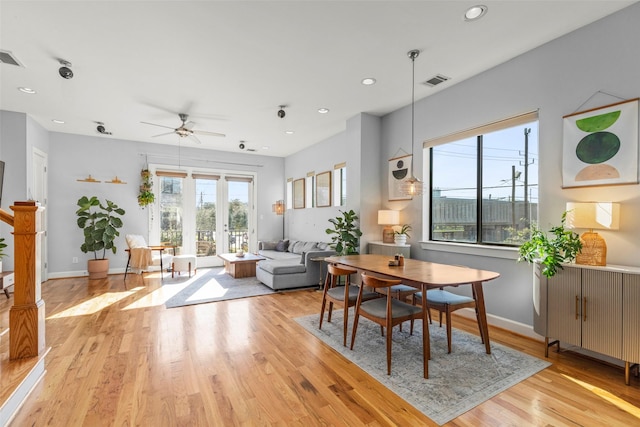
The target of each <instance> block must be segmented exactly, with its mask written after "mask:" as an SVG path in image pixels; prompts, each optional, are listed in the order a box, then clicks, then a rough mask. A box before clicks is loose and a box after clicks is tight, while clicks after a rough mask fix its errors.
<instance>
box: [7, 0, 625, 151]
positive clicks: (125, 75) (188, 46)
mask: <svg viewBox="0 0 640 427" xmlns="http://www.w3.org/2000/svg"><path fill="white" fill-rule="evenodd" d="M480 3H482V4H485V5H487V6H488V8H489V10H488V13H487V14H486V16H485V17H484V18H482V19H481V20H479V21H476V22H465V21H464V20H463V14H464V11H465V10H466V8H467V7H469V6H471V5H474V4H478V3H477V2H475V1H473V0H472V1H462V0H460V1H454V0H449V1H395V0H394V1H279V2H274V1H253V2H249V1H137V2H133V1H82V2H80V1H41V2H37V1H22V0H21V1H5V0H0V49H1V50H6V51H11V52H12V53H13V54H14V55H15V56H16V58H17V59H18V60H19V61H20V62H21V63H22V64H23V65H24V67H16V66H11V65H7V64H0V83H1V86H0V109H3V110H9V111H17V112H24V113H28V114H29V115H30V116H32V117H33V118H34V119H35V120H37V121H38V122H39V123H40V124H41V125H42V126H44V127H45V128H46V129H48V130H50V131H57V132H67V133H73V134H81V135H91V136H101V135H100V134H98V132H97V131H96V123H95V122H96V121H101V122H104V125H105V128H106V129H107V131H110V132H112V133H113V135H112V136H111V137H112V138H118V139H125V140H134V141H146V142H155V143H161V144H177V142H178V136H177V135H168V136H161V137H156V138H152V136H153V135H157V134H159V133H163V132H164V131H166V130H169V131H170V129H163V128H160V127H155V126H150V125H146V124H142V123H140V122H141V121H145V122H152V123H158V124H161V125H165V126H170V127H178V125H179V124H180V121H179V119H178V113H188V114H189V115H190V119H191V120H192V121H194V122H196V126H195V129H202V130H208V131H212V132H219V133H224V134H226V137H225V138H220V137H213V136H200V137H199V139H200V140H201V142H202V144H201V145H196V144H195V143H194V142H193V141H190V140H189V138H186V139H183V140H182V141H181V143H182V144H188V145H193V146H199V147H201V148H208V149H216V150H227V151H239V148H238V145H239V141H241V140H243V141H246V142H245V144H246V146H247V148H250V149H255V150H256V152H257V153H258V154H263V155H273V156H286V155H289V154H292V153H295V152H296V151H299V150H301V149H303V148H305V147H308V146H310V145H312V144H315V143H317V142H319V141H321V140H323V139H325V138H327V137H330V136H332V135H335V134H337V133H339V132H341V131H343V130H344V128H345V121H346V120H347V119H348V118H350V117H353V116H354V115H356V114H358V113H360V112H366V113H370V114H374V115H384V114H386V113H389V112H391V111H393V110H396V109H397V108H399V107H402V106H404V105H407V104H409V103H410V102H411V84H412V83H411V60H410V59H409V58H408V57H407V52H408V51H409V50H411V49H419V50H421V51H422V53H421V54H420V56H419V57H418V58H417V59H416V63H415V67H416V82H417V83H418V84H417V85H416V88H415V90H416V94H415V96H416V100H418V99H421V98H424V97H426V96H429V95H431V94H433V93H436V92H437V91H439V90H442V89H445V88H447V87H449V86H451V85H454V84H456V83H458V82H461V81H463V80H464V79H467V78H469V77H471V76H473V75H475V74H478V73H480V72H482V71H484V70H487V69H489V68H491V67H493V66H495V65H497V64H500V63H502V62H505V61H508V60H509V59H511V58H513V57H515V56H517V55H520V54H522V53H523V52H526V51H528V50H530V49H532V48H535V47H537V46H540V45H542V44H544V43H546V42H548V41H550V40H552V39H554V38H557V37H559V36H561V35H563V34H565V33H568V32H570V31H572V30H575V29H577V28H579V27H582V26H584V25H586V24H588V23H590V22H593V21H595V20H597V19H599V18H602V17H604V16H606V15H608V14H611V13H613V12H615V11H617V10H619V9H622V8H624V7H626V6H628V5H630V4H632V3H634V2H633V1H616V0H606V1H605V0H601V1H577V0H573V1H521V0H511V1H480ZM58 58H62V59H65V60H67V61H69V62H71V63H72V66H71V69H72V70H73V72H74V74H75V76H74V78H73V79H70V80H65V79H63V78H61V77H60V76H59V74H58V68H59V67H60V64H59V62H58ZM435 74H442V75H445V76H448V77H451V80H450V81H448V82H445V83H442V84H441V85H439V86H437V87H436V88H429V87H427V86H425V85H422V84H419V83H420V82H422V81H424V80H427V79H429V78H431V77H433V76H434V75H435ZM364 77H374V78H376V79H377V84H376V85H373V86H364V85H362V84H361V83H360V81H361V80H362V79H363V78H364ZM19 86H23V87H30V88H33V89H35V90H36V91H37V94H35V95H27V94H24V93H22V92H20V91H18V90H17V88H18V87H19ZM279 105H286V108H285V111H286V117H285V118H284V119H280V118H278V116H277V114H276V113H277V111H278V109H279V107H278V106H279ZM321 107H325V108H328V109H330V112H329V113H328V114H319V113H318V109H319V108H321ZM52 119H59V120H64V121H65V123H64V124H55V123H53V122H52ZM286 130H293V131H295V133H294V134H293V135H286V134H285V133H284V132H285V131H286ZM101 137H105V138H109V136H101ZM263 147H268V149H265V148H263Z"/></svg>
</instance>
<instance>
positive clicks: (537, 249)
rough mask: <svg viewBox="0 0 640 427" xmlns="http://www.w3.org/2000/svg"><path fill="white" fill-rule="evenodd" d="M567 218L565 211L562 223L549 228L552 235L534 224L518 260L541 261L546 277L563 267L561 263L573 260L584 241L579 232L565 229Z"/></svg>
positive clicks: (520, 250) (522, 246)
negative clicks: (548, 234)
mask: <svg viewBox="0 0 640 427" xmlns="http://www.w3.org/2000/svg"><path fill="white" fill-rule="evenodd" d="M566 219H567V212H563V213H562V221H561V223H560V225H558V226H556V227H553V228H551V229H550V230H549V232H550V233H551V236H552V237H549V236H547V234H546V233H545V232H544V231H542V230H540V229H539V228H538V227H537V226H536V225H535V224H534V225H532V226H531V236H530V237H529V240H528V241H526V242H524V243H523V244H522V245H521V246H520V249H519V255H520V256H519V258H518V261H527V262H529V263H533V262H539V263H540V265H541V266H542V274H544V275H545V276H546V277H552V276H554V275H555V274H556V273H557V271H558V268H560V269H562V265H561V263H563V262H571V261H573V260H574V259H575V258H576V256H577V255H578V254H579V253H580V251H581V250H582V242H581V241H580V236H578V234H577V233H574V232H573V231H571V230H567V229H565V227H564V224H565V221H566Z"/></svg>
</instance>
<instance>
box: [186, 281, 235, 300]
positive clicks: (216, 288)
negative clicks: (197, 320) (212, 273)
mask: <svg viewBox="0 0 640 427" xmlns="http://www.w3.org/2000/svg"><path fill="white" fill-rule="evenodd" d="M227 291H228V290H227V289H225V288H223V287H222V286H221V285H220V284H219V283H218V282H217V281H216V280H215V279H212V280H210V281H209V282H208V283H207V286H202V287H200V289H198V290H197V291H196V292H195V293H194V294H193V295H191V296H190V297H189V298H187V301H188V302H191V301H199V300H204V299H208V298H219V297H221V296H223V295H224V294H226V293H227Z"/></svg>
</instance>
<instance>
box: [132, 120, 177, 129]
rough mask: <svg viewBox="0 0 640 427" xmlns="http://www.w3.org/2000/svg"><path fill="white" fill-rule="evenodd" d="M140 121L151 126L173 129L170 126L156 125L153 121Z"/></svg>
mask: <svg viewBox="0 0 640 427" xmlns="http://www.w3.org/2000/svg"><path fill="white" fill-rule="evenodd" d="M140 123H144V124H145V125H151V126H159V127H161V128H167V129H173V128H172V127H171V126H165V125H158V124H155V123H149V122H140Z"/></svg>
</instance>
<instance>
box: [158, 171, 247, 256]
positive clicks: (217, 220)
mask: <svg viewBox="0 0 640 427" xmlns="http://www.w3.org/2000/svg"><path fill="white" fill-rule="evenodd" d="M150 169H151V171H152V172H154V174H155V179H154V189H155V194H156V200H155V203H154V204H153V208H152V210H151V211H152V212H151V218H150V225H151V230H150V238H149V240H150V242H151V243H152V244H165V245H172V246H175V247H176V255H179V254H195V255H196V256H197V257H198V267H209V266H218V265H222V260H221V259H220V258H218V256H217V255H218V254H221V253H229V252H232V253H233V252H238V251H240V250H243V251H246V252H249V251H254V250H255V249H256V248H257V241H256V232H255V227H256V221H255V217H256V215H255V200H254V197H255V192H254V183H255V176H254V175H253V174H250V173H247V172H239V171H223V170H202V169H197V170H191V169H189V168H182V170H179V171H177V170H172V169H169V168H168V167H167V168H163V167H161V166H156V167H150Z"/></svg>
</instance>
